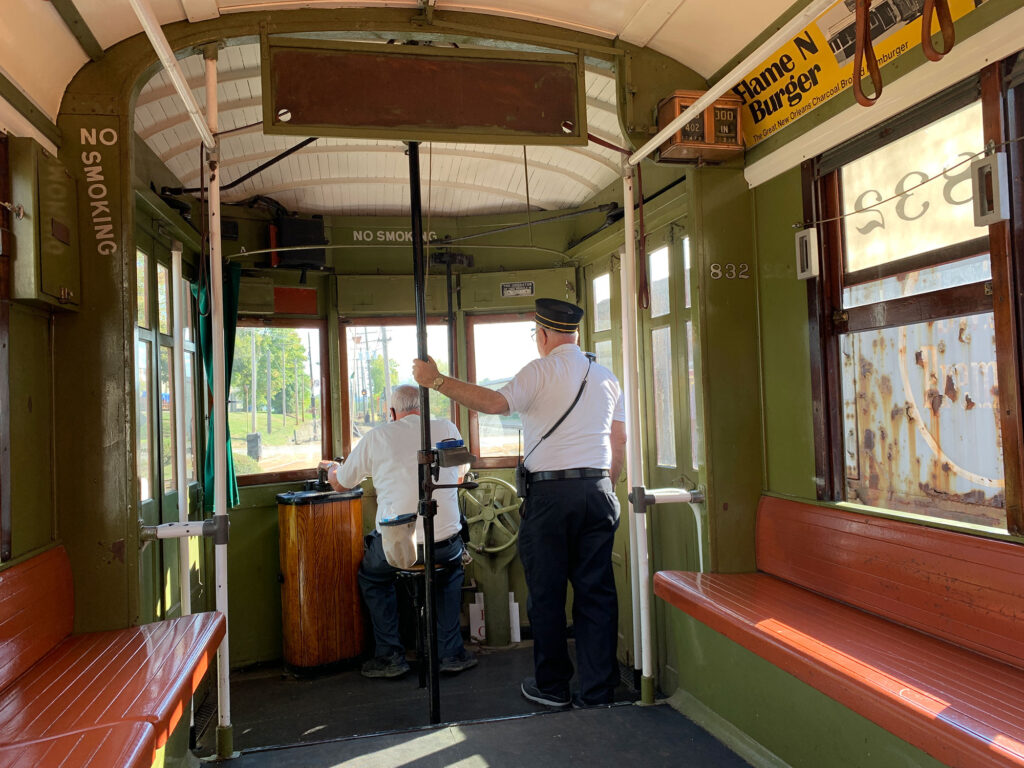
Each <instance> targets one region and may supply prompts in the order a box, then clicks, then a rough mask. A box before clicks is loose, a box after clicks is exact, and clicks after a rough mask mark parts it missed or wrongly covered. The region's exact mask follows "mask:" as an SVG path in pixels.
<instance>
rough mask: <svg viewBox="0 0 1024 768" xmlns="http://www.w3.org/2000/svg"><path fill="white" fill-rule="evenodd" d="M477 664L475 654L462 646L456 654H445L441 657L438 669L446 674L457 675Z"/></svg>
mask: <svg viewBox="0 0 1024 768" xmlns="http://www.w3.org/2000/svg"><path fill="white" fill-rule="evenodd" d="M477 664H478V662H477V658H476V656H474V655H473V653H472V652H471V651H467V650H466V649H465V648H463V649H462V650H461V651H460V652H459V654H458V655H457V656H446V657H445V658H443V659H441V666H440V670H441V671H442V672H444V673H445V674H448V675H457V674H458V673H459V672H465V671H466V670H467V669H472V668H473V667H475V666H476V665H477Z"/></svg>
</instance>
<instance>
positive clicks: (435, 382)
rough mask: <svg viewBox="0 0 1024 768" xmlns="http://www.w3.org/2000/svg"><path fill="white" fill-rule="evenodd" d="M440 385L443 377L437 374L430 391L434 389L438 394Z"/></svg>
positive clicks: (442, 382)
mask: <svg viewBox="0 0 1024 768" xmlns="http://www.w3.org/2000/svg"><path fill="white" fill-rule="evenodd" d="M442 384H444V376H442V375H441V374H440V373H439V374H437V378H436V379H434V381H433V383H431V385H430V388H431V389H436V390H437V391H438V392H440V391H441V385H442Z"/></svg>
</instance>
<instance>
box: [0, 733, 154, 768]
mask: <svg viewBox="0 0 1024 768" xmlns="http://www.w3.org/2000/svg"><path fill="white" fill-rule="evenodd" d="M155 738H156V734H155V733H154V732H153V726H151V725H149V724H148V723H141V722H134V723H118V724H116V725H108V726H103V727H100V728H89V729H88V730H85V731H78V732H76V733H67V734H62V735H60V736H51V737H50V738H48V739H38V740H36V741H29V742H23V743H20V744H11V745H8V746H0V766H3V768H39V766H41V765H59V766H60V768H90V767H91V768H97V766H103V768H107V766H122V767H123V768H150V766H151V765H152V764H153V753H154V751H155V750H156V744H155Z"/></svg>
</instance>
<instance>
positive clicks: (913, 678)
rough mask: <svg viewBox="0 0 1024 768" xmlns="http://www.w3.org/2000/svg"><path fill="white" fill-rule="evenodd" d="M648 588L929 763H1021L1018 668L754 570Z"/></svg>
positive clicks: (1022, 710) (666, 576)
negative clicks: (905, 743) (872, 724)
mask: <svg viewBox="0 0 1024 768" xmlns="http://www.w3.org/2000/svg"><path fill="white" fill-rule="evenodd" d="M654 593H655V594H656V595H657V596H658V597H661V598H662V599H663V600H666V601H667V602H668V603H670V604H671V605H674V606H675V607H677V608H680V609H681V610H683V611H685V612H686V613H688V614H690V615H691V616H693V617H694V618H695V619H697V620H698V621H701V622H703V623H704V624H707V625H708V626H709V627H711V628H712V629H714V630H716V631H718V632H720V633H722V634H723V635H725V636H726V637H728V638H729V639H731V640H733V641H735V642H737V643H739V644H740V645H742V646H743V647H745V648H748V649H749V650H751V651H753V652H754V653H756V654H758V655H759V656H761V657H763V658H765V659H767V660H768V661H769V662H771V663H772V664H775V665H776V666H778V667H779V668H780V669H783V670H784V671H786V672H788V673H790V674H792V675H794V676H795V677H797V678H799V679H800V680H803V681H804V682H805V683H808V684H809V685H812V686H814V687H815V688H817V689H818V690H820V691H822V692H823V693H825V694H826V695H828V696H830V697H832V698H833V699H835V700H836V701H838V702H840V703H841V704H844V705H845V706H847V707H849V708H850V709H852V710H853V711H855V712H857V713H859V714H861V715H863V716H864V717H866V718H868V719H869V720H871V721H872V722H875V723H877V724H878V725H880V726H881V727H883V728H885V729H886V730H888V731H890V732H892V733H893V734H895V735H896V736H898V737H900V738H902V739H904V740H906V741H908V742H909V743H911V744H913V745H915V746H917V747H919V748H920V749H922V750H924V751H925V752H927V753H928V754H930V755H932V756H933V757H935V758H936V759H937V760H939V761H941V762H943V763H945V764H946V765H950V766H958V767H959V768H988V767H990V766H991V767H995V766H1000V767H1005V766H1018V768H1019V767H1020V766H1024V705H1022V704H1021V702H1022V701H1024V672H1022V671H1021V670H1019V669H1017V668H1015V667H1010V666H1007V665H1006V664H1002V663H1000V662H999V661H996V660H994V659H991V658H988V657H985V656H982V655H980V654H976V653H973V652H971V651H968V650H965V649H963V648H960V647H958V646H955V645H952V644H950V643H946V642H944V641H942V640H939V639H938V638H934V637H929V636H927V635H924V634H921V633H920V632H917V631H915V630H912V629H909V628H907V627H904V626H900V625H898V624H895V623H893V622H890V621H886V620H885V619H881V618H878V617H877V616H872V615H870V614H867V613H864V612H862V611H859V610H857V609H855V608H850V607H848V606H845V605H842V604H840V603H837V602H835V601H833V600H829V599H828V598H825V597H822V596H820V595H816V594H814V593H812V592H809V591H807V590H805V589H801V588H800V587H797V586H794V585H792V584H789V583H787V582H784V581H782V580H780V579H777V578H775V577H774V576H770V575H767V574H763V573H743V574H701V573H680V572H674V571H663V572H660V573H657V574H655V576H654Z"/></svg>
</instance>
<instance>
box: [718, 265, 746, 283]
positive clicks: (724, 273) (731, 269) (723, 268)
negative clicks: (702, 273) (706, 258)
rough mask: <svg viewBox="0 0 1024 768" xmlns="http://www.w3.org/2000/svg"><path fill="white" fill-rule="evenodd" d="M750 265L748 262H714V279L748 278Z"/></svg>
mask: <svg viewBox="0 0 1024 768" xmlns="http://www.w3.org/2000/svg"><path fill="white" fill-rule="evenodd" d="M749 278H750V265H748V264H718V263H715V264H712V265H711V279H712V280H723V279H724V280H748V279H749Z"/></svg>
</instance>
